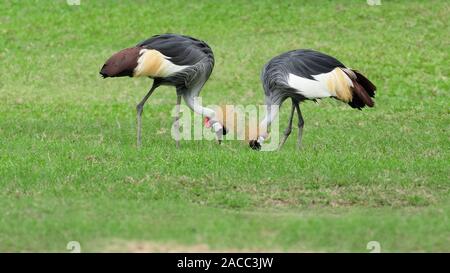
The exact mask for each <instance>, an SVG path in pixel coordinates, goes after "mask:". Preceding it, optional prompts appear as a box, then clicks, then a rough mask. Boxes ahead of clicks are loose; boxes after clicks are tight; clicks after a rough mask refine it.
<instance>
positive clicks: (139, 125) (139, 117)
mask: <svg viewBox="0 0 450 273" xmlns="http://www.w3.org/2000/svg"><path fill="white" fill-rule="evenodd" d="M156 87H158V85H156V84H155V83H153V85H152V88H150V91H148V93H147V95H145V97H144V98H143V99H142V100H141V102H139V104H138V105H137V106H136V112H137V147H138V148H139V147H141V130H142V111H143V110H144V104H145V102H146V101H147V100H148V98H149V97H150V96H151V94H152V93H153V91H155V89H156Z"/></svg>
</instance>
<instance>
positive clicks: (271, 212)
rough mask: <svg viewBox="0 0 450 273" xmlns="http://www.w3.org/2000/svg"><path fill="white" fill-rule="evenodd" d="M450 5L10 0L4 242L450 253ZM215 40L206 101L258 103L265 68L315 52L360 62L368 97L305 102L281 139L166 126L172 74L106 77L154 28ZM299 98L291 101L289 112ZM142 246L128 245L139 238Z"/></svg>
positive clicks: (37, 247) (29, 247) (50, 246)
mask: <svg viewBox="0 0 450 273" xmlns="http://www.w3.org/2000/svg"><path fill="white" fill-rule="evenodd" d="M449 8H450V5H449V4H448V3H447V1H388V0H383V1H382V5H381V6H374V7H371V6H369V5H367V4H366V1H362V0H361V1H271V0H267V1H254V2H249V1H191V2H189V3H188V2H185V1H149V2H146V1H106V0H105V1H86V0H81V5H80V6H68V5H67V4H66V3H65V1H62V0H61V1H50V0H48V1H2V3H1V5H0V25H1V27H0V32H1V35H0V63H1V66H0V75H1V76H0V77H1V80H0V216H1V217H0V251H63V252H64V251H67V250H66V249H65V247H66V244H67V242H68V241H72V240H76V241H79V242H80V243H81V245H82V250H83V251H108V250H111V249H114V251H129V250H130V249H129V247H127V242H133V243H137V244H139V243H141V244H157V245H160V246H161V245H168V246H169V247H168V248H169V250H170V246H172V245H174V246H177V247H178V249H180V247H181V249H190V247H191V248H193V249H194V250H195V246H196V245H206V246H207V248H208V249H210V250H243V251H248V250H251V251H253V250H254V251H352V252H367V250H366V244H367V242H369V241H372V240H376V241H379V242H380V243H381V250H382V251H393V252H398V251H408V252H410V251H427V252H430V251H449V250H450V249H449V245H450V229H449V226H450V220H449V216H450V202H449V193H450V192H449V190H450V183H449V181H450V177H449V176H450V168H449V162H450V156H449V149H450V144H449V125H450V123H449V121H450V119H449V109H450V108H449V84H448V75H449V67H450V66H449V56H448V52H449V50H448V49H449V43H450V39H449V36H448V34H449V33H450V27H449V24H448V22H449V21H450V18H449V14H450V13H449ZM165 32H174V33H183V34H188V35H191V36H194V37H198V38H201V39H203V40H205V41H207V42H208V43H209V44H210V45H211V47H212V48H213V50H214V53H215V57H216V66H215V69H214V72H213V74H212V77H211V79H210V80H209V81H208V83H207V84H206V86H205V88H204V89H203V91H202V93H201V94H202V96H203V101H204V103H205V104H206V105H207V104H244V105H247V104H262V103H263V92H262V88H261V84H260V82H259V74H260V70H261V68H262V65H263V64H264V63H265V62H267V61H268V60H269V59H270V58H271V57H273V56H275V55H277V54H279V53H281V52H284V51H287V50H291V49H295V48H314V49H317V50H320V51H323V52H326V53H328V54H331V55H333V56H336V57H337V58H338V59H340V60H341V61H342V62H344V63H345V64H347V65H348V66H350V67H353V68H357V69H359V70H361V71H363V72H364V74H366V75H367V76H368V77H369V78H370V79H371V80H372V81H373V82H374V83H375V84H376V85H377V87H378V93H377V97H376V107H375V108H373V109H365V110H364V111H356V110H354V109H351V108H350V107H348V106H347V105H345V104H343V103H339V102H337V101H333V100H323V101H322V102H321V103H320V104H319V105H316V104H314V103H308V102H306V103H304V104H302V106H301V107H302V111H303V114H304V117H305V122H306V124H305V130H304V141H303V149H302V151H301V152H296V151H295V137H296V136H295V133H294V135H293V136H291V138H290V139H289V140H288V142H287V143H286V145H285V147H284V149H283V150H282V151H281V152H270V153H261V152H260V153H258V152H253V151H251V150H249V149H248V147H247V144H246V143H242V142H238V141H227V142H225V143H224V144H223V145H221V146H217V145H216V144H215V143H214V142H213V141H183V142H182V143H181V144H182V147H181V149H180V150H176V149H175V144H174V141H173V140H172V138H171V137H170V126H171V122H172V118H171V116H170V111H171V109H172V107H173V105H174V103H175V101H176V96H175V91H174V89H173V88H169V87H162V88H160V89H158V90H157V91H156V92H155V94H154V95H153V96H152V97H151V98H150V100H149V102H148V104H147V105H146V108H145V110H144V118H143V122H144V128H143V130H144V132H143V137H144V138H143V148H142V149H140V150H138V149H136V147H135V105H136V103H137V102H138V101H139V100H140V99H141V98H142V97H143V96H144V94H145V92H146V91H147V89H148V88H149V86H150V84H151V81H150V80H149V79H129V78H122V79H108V80H103V79H101V78H100V77H99V75H98V71H99V69H100V67H101V65H102V64H103V62H104V61H105V60H106V58H107V57H109V56H110V55H111V54H112V53H113V52H115V51H117V50H119V49H122V48H125V47H129V46H131V45H134V44H135V43H137V42H139V41H140V40H143V39H145V38H147V37H149V36H151V35H153V34H158V33H165ZM288 112H289V107H286V106H285V107H284V108H282V115H281V126H282V127H283V126H284V125H285V124H284V123H285V122H287V115H288ZM131 250H133V249H131Z"/></svg>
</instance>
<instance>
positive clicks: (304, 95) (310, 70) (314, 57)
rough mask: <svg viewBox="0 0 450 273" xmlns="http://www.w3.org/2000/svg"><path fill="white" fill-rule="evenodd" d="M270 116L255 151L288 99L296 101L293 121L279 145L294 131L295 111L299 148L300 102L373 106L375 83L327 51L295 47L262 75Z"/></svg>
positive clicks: (282, 55)
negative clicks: (329, 100) (327, 100)
mask: <svg viewBox="0 0 450 273" xmlns="http://www.w3.org/2000/svg"><path fill="white" fill-rule="evenodd" d="M261 80H262V83H263V88H264V94H265V100H266V105H267V115H266V117H265V118H264V119H263V121H262V122H261V123H260V132H259V133H258V136H257V138H256V139H252V140H250V142H249V145H250V147H251V148H252V149H254V150H259V149H261V144H262V143H263V142H264V140H265V139H267V137H268V135H269V134H268V130H269V127H270V124H271V123H272V121H273V120H274V118H275V117H276V115H277V114H278V111H279V107H280V106H281V104H282V103H283V101H284V100H286V99H287V98H290V99H291V100H292V108H291V112H290V116H289V123H288V126H287V128H286V130H285V131H284V133H283V137H282V139H281V141H280V144H279V146H278V148H279V149H281V147H283V145H284V143H285V142H286V139H287V138H288V136H289V135H290V133H291V131H292V120H293V117H294V111H296V112H297V116H298V140H297V148H300V146H301V141H302V135H303V134H302V132H303V125H304V121H303V117H302V113H301V111H300V106H299V103H300V102H302V101H304V100H313V101H316V100H317V99H322V98H327V97H332V98H335V99H338V100H340V101H343V102H345V103H348V104H349V105H350V106H351V107H352V108H357V109H359V110H361V108H363V107H364V106H366V105H367V106H368V107H373V106H374V101H373V100H372V98H373V97H374V96H375V90H376V87H375V85H374V84H373V83H372V82H370V81H369V80H368V79H367V78H366V77H365V76H364V75H362V74H361V73H359V72H358V71H357V70H354V69H350V68H348V67H346V66H345V65H343V64H342V63H341V62H340V61H338V60H336V59H335V58H333V57H331V56H328V55H326V54H323V53H320V52H317V51H314V50H307V49H300V50H293V51H289V52H286V53H283V54H281V55H279V56H277V57H275V58H273V59H272V60H270V61H269V62H268V63H267V64H266V65H265V66H264V68H263V71H262V74H261Z"/></svg>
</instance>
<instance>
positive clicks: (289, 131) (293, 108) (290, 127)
mask: <svg viewBox="0 0 450 273" xmlns="http://www.w3.org/2000/svg"><path fill="white" fill-rule="evenodd" d="M294 111H295V102H294V101H292V108H291V115H290V116H289V124H288V127H287V128H286V130H284V134H283V138H282V139H281V141H280V145H278V151H279V150H281V148H282V147H283V145H284V143H285V142H286V140H287V138H288V137H289V135H290V134H291V132H292V120H293V119H294Z"/></svg>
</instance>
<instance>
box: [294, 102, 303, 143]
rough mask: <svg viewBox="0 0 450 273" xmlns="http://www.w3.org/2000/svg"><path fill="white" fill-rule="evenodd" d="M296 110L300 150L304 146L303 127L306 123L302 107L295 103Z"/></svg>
mask: <svg viewBox="0 0 450 273" xmlns="http://www.w3.org/2000/svg"><path fill="white" fill-rule="evenodd" d="M295 109H297V116H298V136H297V150H300V148H301V146H302V137H303V125H305V121H304V120H303V116H302V112H301V111H300V106H299V105H298V102H297V103H295Z"/></svg>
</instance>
